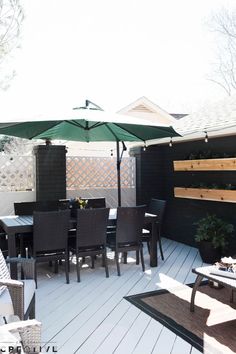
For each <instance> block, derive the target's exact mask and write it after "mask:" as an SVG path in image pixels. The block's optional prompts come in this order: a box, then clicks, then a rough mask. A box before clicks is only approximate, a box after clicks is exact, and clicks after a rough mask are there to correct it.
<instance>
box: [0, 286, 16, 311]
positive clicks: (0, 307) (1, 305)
mask: <svg viewBox="0 0 236 354" xmlns="http://www.w3.org/2000/svg"><path fill="white" fill-rule="evenodd" d="M0 315H3V316H6V315H14V309H13V306H12V301H11V297H10V294H9V291H8V290H7V289H5V290H4V291H3V292H2V293H1V296H0Z"/></svg>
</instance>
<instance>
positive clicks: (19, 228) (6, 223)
mask: <svg viewBox="0 0 236 354" xmlns="http://www.w3.org/2000/svg"><path fill="white" fill-rule="evenodd" d="M115 220H116V209H110V214H109V221H111V222H112V221H115ZM144 220H145V221H144V223H145V224H151V239H150V266H151V267H157V264H158V263H157V220H158V217H157V215H154V214H149V213H145V219H144ZM0 226H1V227H2V228H3V230H4V231H5V233H6V234H7V238H8V256H9V257H16V256H17V254H16V235H17V234H25V233H26V234H27V233H32V232H33V216H32V215H23V216H18V215H9V216H0ZM74 226H75V218H71V227H74ZM144 227H145V225H144ZM15 272H16V268H14V267H12V266H11V276H12V277H13V278H14V276H15Z"/></svg>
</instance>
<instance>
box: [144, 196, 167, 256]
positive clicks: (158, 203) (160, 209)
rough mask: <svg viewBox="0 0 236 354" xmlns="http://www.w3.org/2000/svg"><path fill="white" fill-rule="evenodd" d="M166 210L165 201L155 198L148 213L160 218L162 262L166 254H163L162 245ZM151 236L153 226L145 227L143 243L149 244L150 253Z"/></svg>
mask: <svg viewBox="0 0 236 354" xmlns="http://www.w3.org/2000/svg"><path fill="white" fill-rule="evenodd" d="M165 208H166V201H165V200H161V199H154V198H152V199H151V201H150V203H149V205H148V208H147V212H148V213H150V214H155V215H157V217H158V221H157V226H158V227H157V232H158V234H157V240H158V244H159V248H160V253H161V259H162V260H164V254H163V250H162V244H161V231H162V221H163V217H164V213H165ZM150 235H151V226H150V225H145V229H144V230H143V234H142V242H147V246H148V250H149V253H150Z"/></svg>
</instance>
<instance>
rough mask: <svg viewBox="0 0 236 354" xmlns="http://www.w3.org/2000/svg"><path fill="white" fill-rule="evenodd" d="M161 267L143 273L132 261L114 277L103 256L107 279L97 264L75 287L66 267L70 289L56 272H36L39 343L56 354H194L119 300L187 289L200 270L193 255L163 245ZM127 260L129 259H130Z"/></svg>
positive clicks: (181, 247)
mask: <svg viewBox="0 0 236 354" xmlns="http://www.w3.org/2000/svg"><path fill="white" fill-rule="evenodd" d="M163 249H164V256H165V261H161V259H160V258H159V259H158V261H159V265H158V267H157V268H150V267H149V265H148V254H147V251H146V250H145V251H146V252H145V263H146V272H145V273H142V271H141V266H140V265H139V266H138V265H136V264H135V260H134V259H133V258H132V257H129V258H128V264H122V265H121V272H122V275H121V276H120V277H118V276H117V273H116V267H115V264H114V260H113V259H112V257H113V254H112V253H111V254H109V257H111V259H110V260H109V271H110V277H109V278H105V271H104V268H102V267H101V265H100V260H97V261H96V264H95V269H91V268H89V267H88V266H87V265H86V264H85V265H84V270H83V271H82V272H81V283H77V281H76V274H75V267H74V266H73V265H72V267H71V268H72V269H71V273H70V284H66V283H65V274H64V269H63V268H62V267H60V268H61V270H60V272H59V274H54V273H53V272H52V271H50V270H49V268H48V266H47V265H46V264H45V265H43V266H41V267H40V270H39V272H40V275H39V281H38V289H37V293H36V318H37V319H38V320H40V321H41V322H42V325H43V342H44V343H48V345H51V346H53V345H54V346H56V347H57V349H58V352H59V353H61V354H64V353H65V354H72V353H84V354H90V353H102V354H111V353H116V354H117V353H120V354H129V353H135V354H149V353H160V354H169V353H172V354H187V353H188V354H189V353H191V354H197V353H199V352H198V351H197V350H196V349H195V348H192V347H191V345H190V344H188V343H187V342H185V341H183V340H182V339H181V338H180V337H177V336H176V335H175V334H174V333H172V332H171V331H170V330H168V329H167V328H165V327H163V325H161V324H160V323H159V322H157V321H155V320H153V319H152V318H151V317H149V316H148V315H146V314H144V313H143V312H141V311H140V310H139V309H137V308H136V307H135V306H133V305H131V304H130V303H129V302H127V301H126V300H124V299H123V297H124V296H126V295H130V294H137V293H141V292H146V291H151V290H156V289H157V288H161V287H164V286H165V283H166V282H168V281H171V280H172V279H175V280H177V281H179V282H181V283H191V282H193V281H194V279H195V275H193V274H192V272H191V270H192V268H194V267H197V266H201V265H202V261H201V259H200V256H199V254H198V251H197V249H195V248H193V247H189V246H186V245H184V244H181V243H177V242H174V241H170V240H168V239H164V240H163ZM131 256H132V254H131Z"/></svg>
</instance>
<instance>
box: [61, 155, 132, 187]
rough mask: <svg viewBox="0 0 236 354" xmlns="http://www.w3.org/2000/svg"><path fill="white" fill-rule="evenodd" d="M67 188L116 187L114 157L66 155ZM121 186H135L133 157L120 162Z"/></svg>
mask: <svg viewBox="0 0 236 354" xmlns="http://www.w3.org/2000/svg"><path fill="white" fill-rule="evenodd" d="M66 161H67V189H87V188H117V170H116V158H112V157H69V156H68V157H67V160H66ZM121 186H122V188H134V187H135V158H134V157H126V158H123V159H122V163H121Z"/></svg>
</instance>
